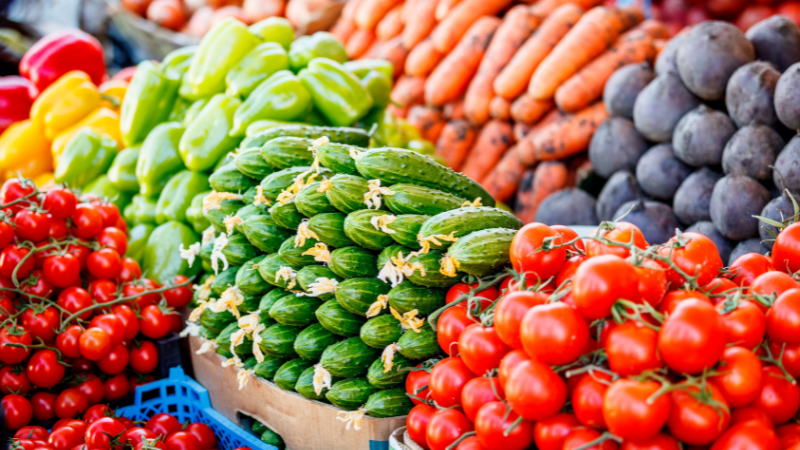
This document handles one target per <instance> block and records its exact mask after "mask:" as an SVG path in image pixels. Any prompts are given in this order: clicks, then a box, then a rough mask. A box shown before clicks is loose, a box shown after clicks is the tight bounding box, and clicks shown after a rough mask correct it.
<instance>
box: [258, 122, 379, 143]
mask: <svg viewBox="0 0 800 450" xmlns="http://www.w3.org/2000/svg"><path fill="white" fill-rule="evenodd" d="M283 136H294V137H301V138H308V139H319V138H321V137H323V136H325V137H327V138H328V139H329V140H330V141H331V142H339V143H342V144H350V145H358V146H361V147H366V146H367V145H369V134H368V133H367V132H366V131H364V130H362V129H360V128H349V127H321V126H314V125H281V126H277V127H272V128H269V129H267V130H264V131H262V132H260V133H257V134H255V135H253V136H252V137H251V138H250V139H251V140H252V141H253V142H258V141H259V140H260V141H262V142H268V141H270V140H272V139H275V138H278V137H283ZM251 145H252V144H251Z"/></svg>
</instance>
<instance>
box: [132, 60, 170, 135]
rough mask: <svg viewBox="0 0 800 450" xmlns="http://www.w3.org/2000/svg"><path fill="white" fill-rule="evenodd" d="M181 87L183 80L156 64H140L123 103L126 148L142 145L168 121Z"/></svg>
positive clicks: (146, 62) (150, 62)
mask: <svg viewBox="0 0 800 450" xmlns="http://www.w3.org/2000/svg"><path fill="white" fill-rule="evenodd" d="M179 85H180V78H179V77H178V76H177V75H175V74H174V73H173V72H170V73H164V72H162V70H161V69H160V68H159V67H158V66H157V65H156V64H155V63H153V62H152V61H143V62H141V63H140V64H139V66H138V67H137V68H136V73H135V74H134V75H133V79H132V80H131V84H130V85H129V86H128V92H127V93H126V94H125V100H123V101H122V114H121V117H120V131H121V132H122V141H123V142H125V145H128V146H130V145H135V144H138V143H141V142H142V141H144V138H145V137H147V134H148V133H150V130H152V129H153V128H154V127H155V126H156V125H158V124H159V123H161V122H163V121H165V120H167V117H169V113H170V111H171V110H172V104H173V103H174V102H175V97H176V94H177V91H178V86H179Z"/></svg>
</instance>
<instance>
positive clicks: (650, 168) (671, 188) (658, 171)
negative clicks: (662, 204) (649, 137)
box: [636, 144, 692, 200]
mask: <svg viewBox="0 0 800 450" xmlns="http://www.w3.org/2000/svg"><path fill="white" fill-rule="evenodd" d="M690 173H692V168H691V167H689V166H687V165H686V164H684V163H683V161H681V160H679V159H678V158H676V157H675V154H674V153H673V151H672V144H660V145H656V146H655V147H653V148H651V149H650V150H648V151H647V153H645V154H644V155H642V157H641V158H640V159H639V163H638V164H637V165H636V181H638V182H639V186H641V187H642V190H643V191H644V192H646V193H647V194H648V195H650V196H652V197H655V198H657V199H661V200H672V197H673V196H675V192H676V191H677V190H678V187H679V186H680V185H681V183H683V180H685V179H686V177H688V176H689V174H690Z"/></svg>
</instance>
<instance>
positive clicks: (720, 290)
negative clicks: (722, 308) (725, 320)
mask: <svg viewBox="0 0 800 450" xmlns="http://www.w3.org/2000/svg"><path fill="white" fill-rule="evenodd" d="M737 288H738V286H736V285H735V284H734V283H733V281H731V280H729V279H727V278H714V279H713V280H711V281H710V282H709V283H708V284H707V285H705V286H703V291H705V292H708V297H709V298H710V299H711V301H712V303H714V304H715V305H716V304H717V303H719V302H721V301H723V300H725V297H726V295H727V294H731V293H733V292H734V289H737Z"/></svg>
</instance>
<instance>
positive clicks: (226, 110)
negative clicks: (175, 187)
mask: <svg viewBox="0 0 800 450" xmlns="http://www.w3.org/2000/svg"><path fill="white" fill-rule="evenodd" d="M241 104H242V101H241V100H239V99H238V98H234V97H229V96H227V95H225V94H217V95H215V96H214V97H212V98H211V100H209V101H208V104H206V106H204V107H203V109H202V110H201V111H200V113H198V114H197V116H195V118H194V119H193V120H192V122H191V123H190V124H189V126H187V127H186V132H185V133H183V137H181V142H180V145H179V147H178V150H179V151H180V154H181V157H182V158H183V162H184V163H185V164H186V168H187V169H189V170H193V171H195V172H205V171H207V170H209V169H211V168H213V167H214V165H215V164H216V163H217V161H219V160H220V158H222V157H223V156H225V154H226V153H228V152H230V151H231V150H233V149H234V148H236V145H237V144H238V143H239V141H240V140H241V139H239V138H235V137H231V136H229V135H228V133H229V132H230V131H231V128H232V127H233V115H234V113H236V108H238V107H239V105H241Z"/></svg>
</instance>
